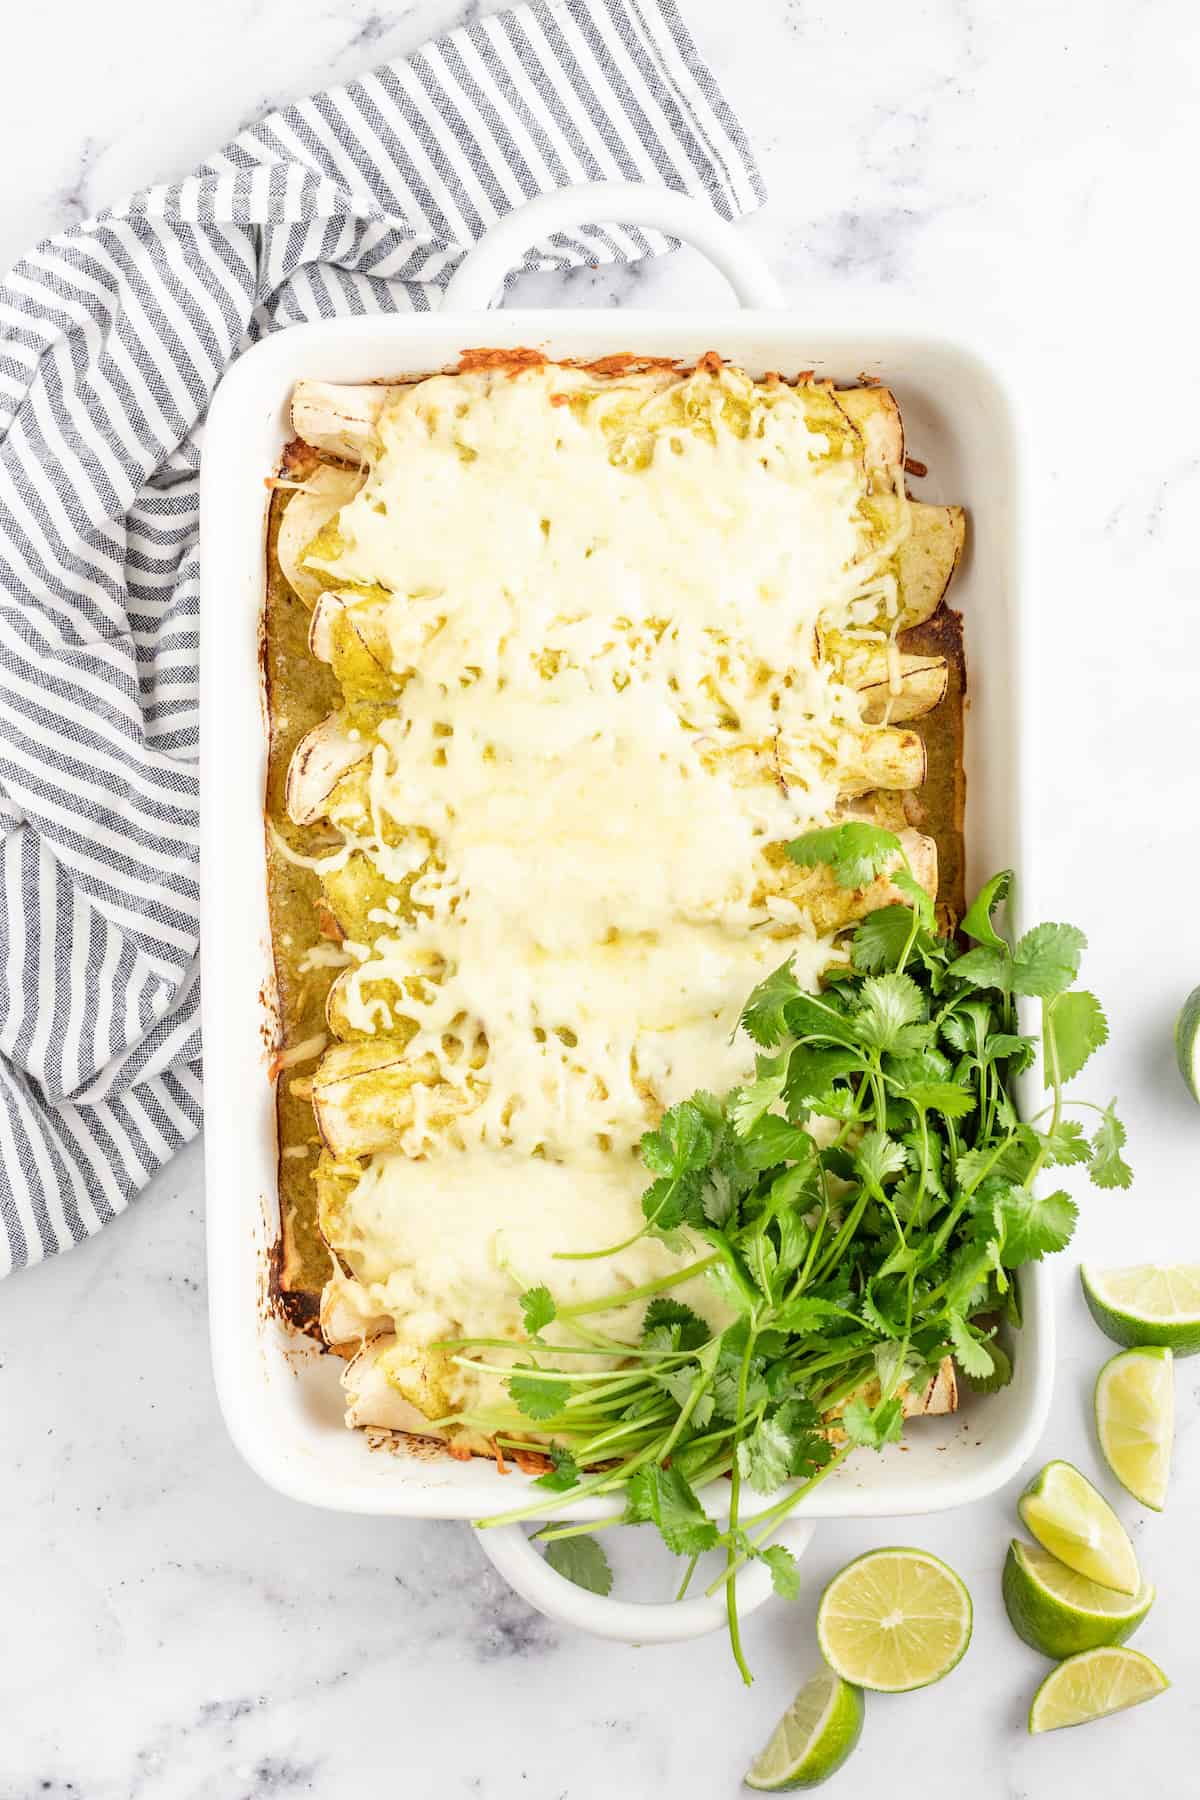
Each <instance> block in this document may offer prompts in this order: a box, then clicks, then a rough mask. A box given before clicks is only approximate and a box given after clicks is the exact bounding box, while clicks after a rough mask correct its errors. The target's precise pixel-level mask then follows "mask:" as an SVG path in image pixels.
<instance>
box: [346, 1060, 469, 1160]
mask: <svg viewBox="0 0 1200 1800" xmlns="http://www.w3.org/2000/svg"><path fill="white" fill-rule="evenodd" d="M481 1097H482V1088H481V1085H480V1084H479V1083H478V1082H476V1081H474V1080H472V1079H471V1078H470V1077H468V1078H467V1080H466V1082H465V1083H464V1085H463V1086H462V1087H461V1088H460V1087H454V1086H451V1084H450V1083H449V1082H447V1081H445V1080H443V1078H442V1072H441V1069H440V1068H439V1066H438V1063H437V1060H436V1058H434V1057H433V1056H431V1055H428V1054H427V1055H424V1056H418V1057H415V1058H414V1057H412V1056H410V1055H409V1054H408V1046H407V1044H406V1043H405V1041H404V1040H403V1039H400V1038H368V1039H365V1040H363V1041H361V1042H358V1043H349V1044H334V1045H333V1046H332V1047H331V1048H330V1049H329V1050H327V1051H326V1053H325V1055H324V1056H323V1057H322V1059H321V1062H320V1064H319V1065H318V1068H317V1071H316V1074H315V1075H314V1076H313V1079H312V1107H313V1113H314V1116H315V1117H316V1121H317V1130H318V1131H319V1132H320V1134H321V1141H322V1143H323V1144H324V1145H325V1147H326V1149H327V1150H328V1151H329V1152H330V1154H331V1155H332V1156H334V1157H343V1156H371V1155H374V1153H375V1152H376V1151H378V1150H395V1149H397V1148H399V1147H400V1145H401V1144H402V1143H403V1140H404V1138H405V1135H406V1134H407V1132H408V1130H409V1128H410V1127H411V1126H412V1125H413V1123H414V1122H415V1120H416V1119H417V1116H418V1108H420V1112H421V1115H422V1117H423V1118H424V1119H425V1120H426V1121H427V1122H428V1124H429V1126H430V1127H431V1129H434V1130H439V1129H443V1130H444V1128H445V1127H446V1125H448V1124H449V1123H450V1122H451V1121H452V1120H454V1119H456V1118H461V1117H462V1116H463V1114H464V1113H468V1112H472V1111H474V1109H475V1107H476V1106H477V1105H478V1104H479V1102H480V1099H481Z"/></svg>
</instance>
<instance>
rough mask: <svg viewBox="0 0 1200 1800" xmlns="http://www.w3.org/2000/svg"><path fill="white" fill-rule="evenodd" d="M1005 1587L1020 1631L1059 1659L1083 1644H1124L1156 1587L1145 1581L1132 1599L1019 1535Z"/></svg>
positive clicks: (1006, 1569) (1094, 1646)
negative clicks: (1062, 1561) (1060, 1560)
mask: <svg viewBox="0 0 1200 1800" xmlns="http://www.w3.org/2000/svg"><path fill="white" fill-rule="evenodd" d="M1003 1587H1004V1607H1005V1611H1006V1612H1007V1613H1008V1617H1009V1623H1010V1624H1011V1625H1012V1628H1013V1630H1014V1631H1015V1632H1016V1634H1017V1636H1018V1637H1019V1638H1024V1640H1025V1642H1026V1643H1027V1644H1032V1645H1033V1648H1034V1649H1035V1650H1040V1651H1041V1653H1042V1655H1043V1656H1053V1657H1054V1658H1055V1660H1056V1661H1057V1660H1058V1659H1059V1658H1061V1657H1064V1656H1074V1655H1076V1653H1077V1652H1078V1651H1080V1650H1096V1649H1099V1648H1100V1647H1101V1646H1102V1645H1106V1644H1123V1643H1124V1642H1125V1640H1126V1638H1131V1637H1132V1636H1133V1634H1134V1632H1135V1631H1136V1630H1137V1628H1138V1626H1139V1625H1140V1624H1141V1622H1142V1620H1143V1619H1144V1618H1145V1616H1146V1614H1147V1613H1148V1612H1149V1611H1150V1608H1151V1606H1152V1605H1153V1604H1154V1589H1153V1588H1152V1587H1150V1586H1149V1585H1148V1584H1147V1583H1146V1582H1143V1583H1142V1587H1141V1591H1140V1593H1138V1594H1137V1596H1136V1597H1135V1598H1134V1599H1132V1600H1130V1599H1128V1598H1127V1597H1126V1596H1125V1595H1124V1594H1117V1593H1114V1591H1113V1589H1112V1588H1106V1587H1101V1586H1100V1583H1099V1582H1098V1581H1089V1580H1088V1578H1087V1576H1086V1575H1077V1574H1076V1573H1075V1571H1074V1569H1068V1567H1067V1565H1066V1563H1060V1562H1059V1560H1058V1558H1057V1556H1051V1554H1050V1552H1049V1551H1048V1550H1043V1549H1042V1548H1041V1547H1040V1546H1039V1545H1037V1544H1023V1543H1022V1542H1021V1540H1020V1538H1014V1539H1013V1540H1012V1543H1011V1544H1010V1545H1009V1547H1008V1556H1007V1558H1006V1559H1005V1563H1004V1580H1003Z"/></svg>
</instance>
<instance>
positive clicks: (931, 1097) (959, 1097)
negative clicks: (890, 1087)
mask: <svg viewBox="0 0 1200 1800" xmlns="http://www.w3.org/2000/svg"><path fill="white" fill-rule="evenodd" d="M900 1098H901V1099H902V1100H907V1101H909V1102H910V1104H911V1105H913V1106H919V1107H920V1108H921V1111H922V1112H934V1113H941V1115H942V1117H943V1118H944V1119H965V1118H966V1116H967V1114H968V1113H972V1112H974V1111H975V1096H974V1094H973V1093H972V1092H971V1090H970V1089H969V1088H963V1087H957V1086H955V1084H954V1082H952V1081H911V1082H909V1083H908V1084H907V1085H906V1086H905V1087H904V1088H902V1090H901V1093H900Z"/></svg>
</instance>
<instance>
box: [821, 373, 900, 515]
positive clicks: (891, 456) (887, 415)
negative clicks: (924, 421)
mask: <svg viewBox="0 0 1200 1800" xmlns="http://www.w3.org/2000/svg"><path fill="white" fill-rule="evenodd" d="M837 400H838V405H839V406H840V407H841V409H842V411H843V412H844V413H845V414H846V416H847V418H848V419H849V420H850V423H851V424H852V425H853V426H854V428H855V430H856V431H857V432H858V434H859V436H860V437H861V439H862V443H863V456H864V459H865V462H866V468H867V474H868V475H869V476H870V477H871V484H872V489H873V491H874V492H876V493H887V492H889V491H894V489H895V485H896V481H897V479H898V478H899V476H900V473H901V471H902V469H903V467H904V425H903V423H902V421H901V418H900V407H899V405H898V404H897V401H896V396H895V394H893V393H892V391H891V389H890V388H885V387H859V388H838V389H837Z"/></svg>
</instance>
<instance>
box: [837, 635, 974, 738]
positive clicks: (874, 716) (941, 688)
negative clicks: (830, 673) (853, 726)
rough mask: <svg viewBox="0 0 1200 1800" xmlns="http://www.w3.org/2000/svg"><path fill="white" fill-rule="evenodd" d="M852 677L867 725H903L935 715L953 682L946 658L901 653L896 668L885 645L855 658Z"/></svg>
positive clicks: (872, 648)
mask: <svg viewBox="0 0 1200 1800" xmlns="http://www.w3.org/2000/svg"><path fill="white" fill-rule="evenodd" d="M848 672H849V671H848ZM849 673H850V680H851V684H852V686H853V687H854V688H855V689H856V691H857V692H858V694H859V696H860V697H861V699H862V703H863V721H864V723H865V724H867V725H882V724H885V723H886V724H888V725H902V724H903V723H904V722H905V720H906V719H919V718H921V717H922V715H923V714H925V713H928V712H932V711H933V709H934V707H935V706H938V705H940V703H941V702H942V700H944V699H945V697H946V687H947V684H948V682H949V679H950V671H949V669H948V668H947V665H946V659H945V657H944V656H907V655H905V654H904V653H903V652H899V653H898V654H897V655H896V657H895V662H894V664H893V659H892V657H891V656H889V654H888V651H887V647H886V646H885V645H884V646H879V647H875V646H872V647H871V648H870V649H869V650H867V651H866V652H864V654H863V655H862V656H861V658H856V659H855V666H854V668H853V671H852V672H849Z"/></svg>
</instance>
